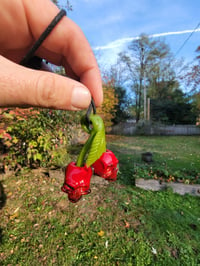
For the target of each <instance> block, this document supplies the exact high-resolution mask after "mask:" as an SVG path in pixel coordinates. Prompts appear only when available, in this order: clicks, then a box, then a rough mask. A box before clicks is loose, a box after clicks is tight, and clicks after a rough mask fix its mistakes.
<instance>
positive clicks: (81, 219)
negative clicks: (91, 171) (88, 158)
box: [0, 137, 200, 266]
mask: <svg viewBox="0 0 200 266" xmlns="http://www.w3.org/2000/svg"><path fill="white" fill-rule="evenodd" d="M186 140H187V141H186ZM108 143H109V145H108V146H109V148H112V149H113V151H115V152H116V154H117V155H118V157H119V159H120V174H119V178H118V181H117V182H116V183H109V184H107V183H106V182H103V183H100V184H98V183H95V182H92V183H91V189H92V193H91V194H89V195H88V196H85V197H84V198H83V199H82V200H81V201H79V202H78V203H76V204H72V203H70V202H68V200H67V198H66V195H65V194H64V193H63V192H61V191H60V186H61V185H62V182H63V177H62V173H59V172H58V171H55V172H51V173H50V177H47V176H45V175H44V174H43V173H42V172H41V171H32V172H29V171H22V172H21V174H20V175H19V176H15V175H13V174H11V175H10V176H9V175H7V176H6V175H5V176H1V182H2V184H3V186H4V192H5V195H6V197H7V200H6V204H5V206H2V209H1V210H0V217H1V220H0V228H1V229H0V265H23V266H24V265H27V266H30V265H66V266H68V265H69V266H70V265H74V266H75V265H108V266H110V265H130V266H131V265H137V266H143V265H153V266H154V265H159V266H160V265H163V266H165V265H173V266H174V265H183V266H184V265H185V266H188V265H194V266H198V265H200V200H199V198H198V197H193V196H189V195H185V196H180V195H177V194H174V193H172V191H170V190H167V191H162V192H151V191H144V190H141V189H138V188H136V187H134V185H133V173H134V164H135V163H138V164H140V163H141V159H140V154H141V152H143V151H149V150H150V151H152V152H154V155H155V156H154V160H157V159H158V160H159V158H160V160H161V161H162V160H163V161H165V162H167V164H168V165H169V163H170V162H171V160H169V161H168V157H169V156H170V155H171V157H173V158H174V157H176V158H179V162H180V165H181V167H182V164H181V162H182V160H183V161H184V164H185V163H187V165H186V166H185V168H186V167H189V166H191V162H192V163H194V164H195V167H196V169H199V165H198V164H196V162H198V160H199V157H198V156H199V153H198V145H199V138H193V137H187V138H182V137H181V138H164V137H162V138H147V137H141V138H140V137H132V138H131V137H129V138H125V137H117V138H116V137H115V138H114V137H112V138H111V137H109V139H108ZM169 143H170V144H171V145H169ZM186 143H188V147H185V151H187V152H188V151H189V152H190V153H191V154H193V155H192V156H191V157H192V159H191V160H190V161H189V158H191V157H189V156H186V155H184V154H183V152H182V151H180V150H179V151H178V150H175V147H182V145H183V146H185V145H186ZM175 145H177V146H175ZM189 146H190V147H189ZM162 147H164V148H162ZM164 151H165V152H166V153H164ZM171 151H172V154H171ZM164 154H166V156H164ZM195 154H196V156H195ZM181 158H182V159H181ZM171 163H172V162H171ZM169 167H170V169H175V170H179V167H178V166H177V164H176V163H172V164H170V166H169ZM193 168H194V165H193Z"/></svg>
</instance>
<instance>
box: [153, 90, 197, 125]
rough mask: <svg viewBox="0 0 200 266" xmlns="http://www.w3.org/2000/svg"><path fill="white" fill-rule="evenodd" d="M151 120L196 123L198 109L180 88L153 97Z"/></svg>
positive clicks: (169, 122) (170, 122)
mask: <svg viewBox="0 0 200 266" xmlns="http://www.w3.org/2000/svg"><path fill="white" fill-rule="evenodd" d="M151 120H152V121H156V122H158V121H159V122H162V123H166V124H194V123H195V121H196V109H195V108H194V107H193V104H192V102H191V99H190V97H187V95H186V94H184V93H183V92H182V91H181V90H180V89H176V90H174V91H173V92H172V93H171V94H168V95H166V97H161V98H159V97H158V98H155V99H151Z"/></svg>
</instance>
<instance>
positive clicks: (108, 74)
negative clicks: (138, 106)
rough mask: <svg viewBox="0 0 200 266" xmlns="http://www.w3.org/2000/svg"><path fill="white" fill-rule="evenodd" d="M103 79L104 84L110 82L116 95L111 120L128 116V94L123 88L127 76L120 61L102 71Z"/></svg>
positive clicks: (118, 120) (115, 121)
mask: <svg viewBox="0 0 200 266" xmlns="http://www.w3.org/2000/svg"><path fill="white" fill-rule="evenodd" d="M103 81H104V83H105V84H110V85H111V87H112V88H113V89H114V92H115V96H116V97H117V99H118V100H117V104H116V105H115V116H114V118H113V119H112V121H113V122H114V123H115V124H116V123H119V122H120V121H122V120H125V119H127V118H128V117H129V105H130V103H131V101H130V95H127V91H126V89H125V88H124V85H125V82H126V81H127V77H126V75H125V71H124V66H123V64H121V62H117V64H115V65H112V66H111V67H110V68H109V69H107V70H104V71H103Z"/></svg>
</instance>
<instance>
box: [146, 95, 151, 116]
mask: <svg viewBox="0 0 200 266" xmlns="http://www.w3.org/2000/svg"><path fill="white" fill-rule="evenodd" d="M150 104H151V100H150V98H148V99H147V120H148V121H150Z"/></svg>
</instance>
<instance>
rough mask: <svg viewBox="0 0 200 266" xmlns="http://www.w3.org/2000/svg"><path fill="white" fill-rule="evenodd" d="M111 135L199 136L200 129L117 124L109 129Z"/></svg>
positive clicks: (186, 126) (179, 126)
mask: <svg viewBox="0 0 200 266" xmlns="http://www.w3.org/2000/svg"><path fill="white" fill-rule="evenodd" d="M111 133H112V134H116V135H125V136H132V135H158V136H192V135H200V127H199V126H195V125H171V126H167V125H153V124H144V123H143V124H134V123H127V122H123V123H119V124H118V125H115V126H113V127H112V129H111Z"/></svg>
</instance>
